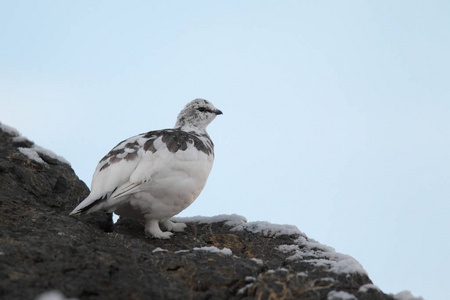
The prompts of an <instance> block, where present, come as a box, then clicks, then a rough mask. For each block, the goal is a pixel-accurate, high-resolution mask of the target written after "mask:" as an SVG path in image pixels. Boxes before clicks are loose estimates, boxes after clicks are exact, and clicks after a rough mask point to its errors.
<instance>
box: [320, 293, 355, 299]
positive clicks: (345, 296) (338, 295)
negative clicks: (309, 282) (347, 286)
mask: <svg viewBox="0 0 450 300" xmlns="http://www.w3.org/2000/svg"><path fill="white" fill-rule="evenodd" d="M327 300H358V298H356V297H355V295H352V294H349V293H347V292H344V291H339V292H338V291H331V292H329V293H328V295H327Z"/></svg>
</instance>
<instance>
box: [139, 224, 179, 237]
mask: <svg viewBox="0 0 450 300" xmlns="http://www.w3.org/2000/svg"><path fill="white" fill-rule="evenodd" d="M145 233H146V234H147V235H150V236H151V237H154V238H157V239H165V240H166V239H170V237H171V236H172V235H173V233H172V232H169V231H165V232H163V231H161V229H160V228H159V224H158V220H148V221H146V222H145Z"/></svg>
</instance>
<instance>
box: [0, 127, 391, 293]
mask: <svg viewBox="0 0 450 300" xmlns="http://www.w3.org/2000/svg"><path fill="white" fill-rule="evenodd" d="M0 125H1V123H0ZM2 128H3V130H2ZM33 145H34V144H33V142H31V141H29V140H27V139H25V138H23V137H20V136H19V135H18V133H16V132H15V131H14V130H5V126H3V127H1V126H0V299H35V298H36V297H38V296H39V295H41V294H42V293H44V292H48V291H51V290H57V291H59V292H60V293H62V294H63V295H65V296H66V297H68V298H78V299H360V300H364V299H374V300H376V299H380V300H381V299H393V298H392V296H389V295H386V294H384V293H383V292H382V291H380V290H379V289H378V288H376V287H375V286H374V285H372V282H371V281H370V279H369V277H368V276H367V274H366V273H365V271H364V269H362V267H361V266H360V265H359V264H358V263H357V262H356V261H354V260H353V259H352V258H351V257H349V256H345V255H342V254H339V253H336V252H334V250H333V249H332V248H330V247H327V246H324V245H321V244H319V243H317V242H315V241H313V240H311V239H308V238H307V237H306V236H305V235H304V234H303V233H301V232H300V231H298V229H296V228H295V227H294V226H291V227H289V226H288V227H286V228H283V226H280V225H278V226H277V225H271V224H268V223H265V222H253V223H245V219H243V218H242V217H239V216H236V215H232V216H219V217H216V218H197V219H195V218H193V219H191V220H189V219H187V220H186V221H188V227H187V229H186V231H185V232H183V233H176V234H175V235H174V236H173V237H172V238H171V239H170V240H156V239H150V238H148V237H146V236H145V235H144V230H143V226H142V225H141V224H139V223H137V222H133V221H127V220H120V221H119V222H118V223H116V224H115V225H112V220H111V216H110V215H108V214H101V213H98V214H93V215H90V216H85V217H77V218H75V217H70V216H69V215H68V213H69V212H70V211H71V210H72V209H73V208H74V207H75V206H76V204H77V203H78V202H79V201H81V200H82V199H83V198H84V197H85V196H87V195H88V193H89V190H88V188H87V186H86V185H85V184H84V183H83V182H82V181H80V180H79V179H78V177H77V176H76V175H75V173H74V172H73V170H72V169H71V167H70V166H69V165H68V164H66V163H64V162H62V161H61V160H58V159H55V158H54V157H52V156H51V155H47V153H46V152H45V151H37V152H36V153H37V155H38V156H39V157H38V158H37V159H36V158H35V159H32V158H30V157H32V156H27V155H25V154H24V153H27V151H24V150H23V149H33ZM19 148H22V151H19ZM39 158H40V159H41V161H40V162H38V161H39ZM189 221H190V222H189Z"/></svg>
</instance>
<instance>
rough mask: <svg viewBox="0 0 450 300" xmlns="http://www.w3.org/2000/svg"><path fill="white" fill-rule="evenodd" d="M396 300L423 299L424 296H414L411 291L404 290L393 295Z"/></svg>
mask: <svg viewBox="0 0 450 300" xmlns="http://www.w3.org/2000/svg"><path fill="white" fill-rule="evenodd" d="M393 297H394V299H395V300H423V298H422V297H414V296H413V295H412V294H411V292H410V291H403V292H400V293H398V294H395V295H393Z"/></svg>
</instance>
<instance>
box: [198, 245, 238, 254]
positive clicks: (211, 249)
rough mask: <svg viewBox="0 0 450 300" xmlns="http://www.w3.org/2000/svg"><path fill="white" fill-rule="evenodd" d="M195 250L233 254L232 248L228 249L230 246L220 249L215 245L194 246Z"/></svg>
mask: <svg viewBox="0 0 450 300" xmlns="http://www.w3.org/2000/svg"><path fill="white" fill-rule="evenodd" d="M194 251H208V252H211V253H222V254H224V255H232V254H233V252H232V251H231V249H228V248H223V249H219V248H217V247H214V246H211V247H201V248H194Z"/></svg>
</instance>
